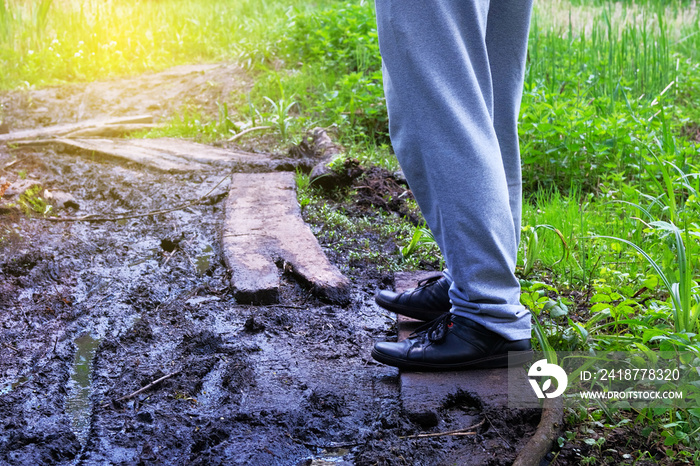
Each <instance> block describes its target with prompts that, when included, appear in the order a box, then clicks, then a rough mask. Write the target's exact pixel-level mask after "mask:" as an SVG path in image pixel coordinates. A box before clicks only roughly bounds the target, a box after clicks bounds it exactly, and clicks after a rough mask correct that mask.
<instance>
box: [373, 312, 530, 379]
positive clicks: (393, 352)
mask: <svg viewBox="0 0 700 466" xmlns="http://www.w3.org/2000/svg"><path fill="white" fill-rule="evenodd" d="M423 329H425V330H423ZM509 352H511V359H510V362H511V363H512V364H522V363H525V362H527V361H529V360H531V359H532V354H533V353H532V346H531V344H530V339H529V338H528V339H525V340H515V341H508V340H506V339H504V338H503V337H501V336H500V335H497V334H495V333H493V332H491V331H489V330H487V329H485V328H484V327H483V326H482V325H480V324H477V323H476V322H473V321H471V320H469V319H465V318H464V317H460V316H455V315H452V314H445V315H444V316H442V317H440V318H438V319H436V320H435V321H433V322H431V323H429V324H427V325H426V326H424V327H422V328H420V329H418V330H417V331H416V332H414V333H413V334H412V335H411V337H409V338H407V339H406V340H403V341H400V342H398V343H395V342H380V343H376V344H375V345H374V349H373V350H372V357H373V358H374V359H376V360H377V361H379V362H383V363H384V364H388V365H389V366H395V367H398V368H399V369H403V370H407V371H419V372H421V371H454V370H464V369H493V368H497V367H508V362H509V358H508V353H509Z"/></svg>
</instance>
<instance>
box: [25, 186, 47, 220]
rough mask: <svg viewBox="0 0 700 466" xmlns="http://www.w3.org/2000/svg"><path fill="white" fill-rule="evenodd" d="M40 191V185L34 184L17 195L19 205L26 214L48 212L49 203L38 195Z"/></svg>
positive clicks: (45, 213) (44, 213) (43, 213)
mask: <svg viewBox="0 0 700 466" xmlns="http://www.w3.org/2000/svg"><path fill="white" fill-rule="evenodd" d="M40 191H41V187H40V186H34V187H32V188H29V189H27V190H26V191H25V192H24V193H22V194H21V195H20V196H19V205H20V207H21V208H22V210H23V211H24V213H25V214H26V215H28V216H31V215H32V214H39V215H48V214H49V212H51V209H52V206H51V204H49V203H47V202H46V201H45V200H44V199H43V198H42V197H41V196H39V193H40Z"/></svg>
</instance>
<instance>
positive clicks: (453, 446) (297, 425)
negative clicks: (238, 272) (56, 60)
mask: <svg viewBox="0 0 700 466" xmlns="http://www.w3.org/2000/svg"><path fill="white" fill-rule="evenodd" d="M248 82H250V79H249V78H247V77H246V76H245V75H244V73H243V72H242V71H241V70H239V69H238V68H236V67H235V66H233V65H222V66H204V67H199V68H196V67H195V68H179V69H177V70H171V71H169V72H166V73H160V74H153V75H145V76H142V77H136V78H129V79H126V80H121V81H119V80H114V81H109V82H102V83H94V84H91V85H89V86H87V88H86V89H85V86H83V87H80V86H73V85H71V86H65V87H59V88H51V89H45V90H39V91H25V92H19V93H7V94H4V95H0V102H2V103H3V104H4V106H5V115H6V117H7V120H8V122H9V124H10V127H11V129H20V128H30V127H36V126H42V125H49V124H55V123H66V122H72V121H77V120H78V119H81V118H89V117H95V116H116V115H126V114H139V113H144V112H146V113H148V112H151V111H154V110H156V111H157V113H158V116H160V117H165V116H167V115H169V114H171V113H172V112H173V111H176V110H177V109H178V108H179V107H180V104H181V103H182V102H184V101H190V102H195V103H196V105H199V106H200V107H201V108H202V109H203V110H204V111H210V110H211V111H214V112H215V111H216V108H215V106H214V107H211V108H210V106H211V105H213V103H214V102H216V100H217V99H220V98H222V96H224V97H225V96H226V95H227V94H228V93H229V92H244V91H245V89H246V88H247V86H248V84H246V83H248ZM163 89H167V90H168V92H163ZM96 96H101V97H99V98H96ZM258 150H266V149H265V148H263V147H258ZM0 167H2V171H1V172H0V176H2V177H4V178H5V179H7V180H9V181H10V182H15V181H17V180H18V179H21V178H26V179H29V180H34V181H35V182H36V183H37V184H39V185H40V186H41V189H47V190H49V191H55V192H63V193H68V194H70V195H71V196H72V198H73V201H72V202H70V203H64V204H62V205H63V207H60V206H58V205H56V206H54V210H53V212H54V213H56V214H58V215H59V216H77V215H85V214H101V215H104V216H108V217H112V216H115V215H120V214H122V213H127V212H152V211H156V210H160V209H166V208H169V207H172V206H173V205H179V204H182V203H183V201H185V200H188V199H196V198H197V197H198V195H197V192H198V189H200V188H201V186H200V184H201V183H202V182H203V181H204V180H205V179H206V178H207V177H208V176H211V174H207V173H187V174H164V173H161V172H158V171H156V170H152V169H147V168H144V167H140V166H136V165H130V164H124V163H121V164H120V163H119V162H116V161H101V160H95V159H89V158H85V157H80V156H79V155H75V154H70V153H60V154H56V153H53V152H51V150H50V149H37V148H34V149H32V148H23V149H21V150H17V149H12V148H10V147H6V146H0ZM357 169H358V173H356V175H357V176H355V179H356V180H358V181H357V183H358V185H362V186H368V189H357V190H356V193H357V194H356V195H355V197H353V198H351V200H350V201H347V200H346V201H344V202H346V203H347V202H349V205H346V206H345V207H347V209H348V211H349V212H352V211H353V209H355V210H357V211H358V212H359V213H358V215H365V216H366V215H369V214H371V212H372V211H373V210H374V211H376V210H377V208H381V209H388V210H391V211H395V212H402V213H401V215H404V214H406V211H405V209H406V207H405V205H401V203H400V202H399V203H398V204H396V205H394V204H393V203H395V201H391V200H389V201H388V200H387V199H394V198H395V197H398V196H400V195H403V194H405V193H406V191H407V188H406V187H405V185H402V184H401V181H400V180H398V179H397V178H396V177H394V176H393V175H391V174H389V173H385V172H381V171H379V170H377V169H370V170H367V169H364V168H361V167H357ZM362 174H367V176H366V177H364V178H363V177H362V176H360V175H362ZM221 176H224V175H223V174H221ZM387 186H389V187H390V188H391V189H393V190H394V191H395V192H394V193H393V194H391V195H389V196H382V193H381V190H382V189H388V188H387ZM364 191H367V192H368V195H363V192H364ZM222 201H223V197H221V198H218V199H214V200H212V202H210V203H208V204H200V205H196V206H191V207H188V208H186V209H183V210H178V211H175V212H170V213H167V214H153V215H148V216H145V217H139V218H129V219H123V220H119V221H116V222H115V221H111V222H56V221H48V220H46V219H45V218H43V217H42V216H41V215H38V214H36V213H32V214H27V213H23V212H19V211H17V210H16V209H5V210H3V211H2V213H0V251H1V256H0V422H1V425H2V430H1V431H0V464H10V465H20V464H21V465H24V464H60V465H96V464H124V465H131V464H181V465H185V464H187V465H190V464H193V465H197V464H202V465H204V464H206V465H216V464H245V465H310V464H313V465H328V464H358V465H364V464H387V465H397V464H407V465H414V464H416V465H420V464H424V465H436V464H493V465H497V464H509V463H510V462H512V460H513V459H514V457H515V454H516V452H515V451H514V447H513V445H517V444H518V443H519V441H520V440H521V439H522V438H523V436H526V435H527V434H528V433H531V432H532V430H533V429H534V427H535V426H536V425H537V422H538V416H536V415H533V413H532V412H513V411H496V412H489V413H482V412H480V411H479V407H478V406H477V405H474V404H473V403H472V402H470V401H469V400H470V399H471V398H470V397H460V396H457V394H455V397H453V398H450V399H446V400H445V405H444V407H443V411H442V413H441V414H442V416H441V418H440V420H439V423H438V425H430V426H425V425H423V426H421V424H419V423H415V422H413V421H412V420H411V419H409V418H407V417H406V416H405V415H404V414H403V413H402V409H401V400H400V397H399V391H400V390H399V385H398V384H399V377H398V371H397V370H396V369H394V368H391V367H387V366H383V365H380V364H377V363H375V362H374V361H373V359H372V358H371V356H370V350H371V346H372V343H373V342H374V341H377V340H382V339H387V338H392V337H395V333H396V329H395V321H394V319H393V316H392V315H389V314H388V313H386V312H384V311H381V310H380V309H379V308H377V307H376V305H375V304H374V300H373V296H374V294H375V293H376V291H377V289H378V288H379V287H386V286H389V285H390V284H391V277H390V276H387V275H385V274H383V273H382V272H380V271H379V270H378V269H377V268H376V267H375V266H373V265H372V263H371V262H359V263H358V262H357V261H355V262H353V264H352V266H351V264H350V260H349V259H348V255H347V254H344V253H343V251H334V252H333V253H330V254H329V257H330V258H331V260H332V261H333V262H334V263H335V264H336V265H337V266H338V267H339V268H340V269H341V270H342V271H343V272H344V273H345V274H346V275H347V276H348V277H349V278H350V279H351V281H352V284H353V292H352V302H351V303H350V304H349V305H347V306H344V307H343V306H338V305H331V304H328V303H326V302H323V301H321V300H319V299H317V298H316V297H314V296H313V295H311V293H310V292H309V291H308V290H307V289H305V288H304V287H303V286H302V285H300V284H299V283H297V282H295V281H294V279H293V277H291V276H286V275H284V276H283V280H282V282H283V285H282V289H281V293H280V294H281V304H278V305H270V306H257V307H256V306H248V305H240V304H237V303H236V302H235V300H234V299H233V297H232V295H231V292H230V289H229V286H230V282H229V274H228V271H227V269H226V267H225V265H224V263H223V260H222V257H221V251H220V245H219V239H220V238H219V234H220V228H221V225H222V220H223V204H224V203H223V202H222ZM8 202H9V201H5V202H4V203H5V204H7V203H8ZM402 209H403V211H402ZM416 222H417V220H416ZM369 239H370V240H371V239H372V238H369ZM323 246H326V247H329V246H330V245H329V244H323ZM144 387H146V389H145V390H142V391H139V390H141V389H143V388H144ZM466 414H468V415H469V416H466ZM482 414H483V415H486V416H488V420H489V422H487V423H484V424H482V425H481V426H480V427H478V428H476V429H475V432H474V433H472V434H469V435H463V436H436V437H415V436H416V435H417V434H421V433H426V432H432V433H440V432H446V431H450V430H454V429H459V428H463V427H467V426H465V425H462V424H461V422H462V420H463V419H465V418H466V417H472V418H473V417H474V416H477V417H478V416H479V415H482ZM407 437H408V438H407Z"/></svg>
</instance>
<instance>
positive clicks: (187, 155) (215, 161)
mask: <svg viewBox="0 0 700 466" xmlns="http://www.w3.org/2000/svg"><path fill="white" fill-rule="evenodd" d="M15 144H17V145H18V146H33V145H46V144H51V145H55V146H60V147H63V148H64V149H67V150H76V151H79V152H84V153H88V154H90V155H99V156H101V157H107V158H116V159H121V160H127V161H130V162H134V163H138V164H141V165H145V166H149V167H151V168H155V169H158V170H162V171H166V172H171V173H178V172H192V171H205V170H211V169H212V168H233V167H236V166H241V165H242V166H244V167H257V168H263V169H265V170H271V169H272V168H274V166H275V164H276V161H273V160H272V158H271V156H270V155H268V154H252V153H249V152H243V151H236V150H229V149H222V148H219V147H213V146H209V145H206V144H199V143H196V142H191V141H185V140H182V139H176V138H154V139H106V138H56V139H38V140H32V141H17V142H15Z"/></svg>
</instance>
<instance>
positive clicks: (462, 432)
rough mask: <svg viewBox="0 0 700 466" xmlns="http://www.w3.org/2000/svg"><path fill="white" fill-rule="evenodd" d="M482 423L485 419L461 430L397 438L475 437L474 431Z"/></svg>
mask: <svg viewBox="0 0 700 466" xmlns="http://www.w3.org/2000/svg"><path fill="white" fill-rule="evenodd" d="M484 422H486V419H482V420H481V422H479V423H478V424H474V425H473V426H469V427H463V428H461V429H456V430H448V431H446V432H435V433H431V434H415V435H404V436H403V437H399V438H400V439H407V438H427V437H447V436H458V435H476V431H475V430H474V429H476V428H478V427H481V426H482V425H484Z"/></svg>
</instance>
